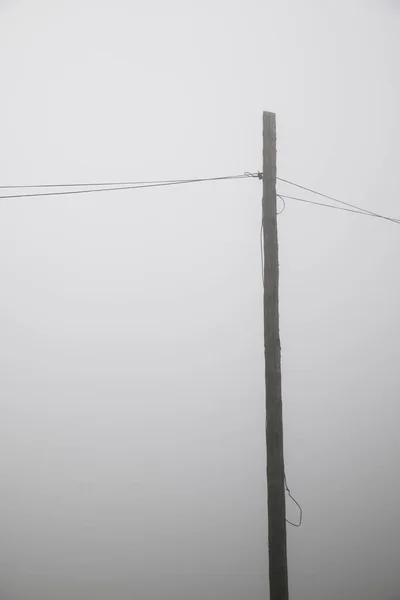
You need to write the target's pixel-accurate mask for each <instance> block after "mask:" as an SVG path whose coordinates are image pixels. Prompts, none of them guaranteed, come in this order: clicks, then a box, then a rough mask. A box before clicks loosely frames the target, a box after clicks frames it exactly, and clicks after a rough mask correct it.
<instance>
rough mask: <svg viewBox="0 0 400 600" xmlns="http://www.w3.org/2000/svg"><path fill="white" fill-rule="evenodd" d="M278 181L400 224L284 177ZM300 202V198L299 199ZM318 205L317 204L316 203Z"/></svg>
mask: <svg viewBox="0 0 400 600" xmlns="http://www.w3.org/2000/svg"><path fill="white" fill-rule="evenodd" d="M277 179H278V180H279V181H282V182H284V183H287V184H289V185H293V186H294V187H297V188H299V189H301V190H305V191H306V192H311V193H312V194H316V195H317V196H321V197H322V198H326V199H327V200H332V202H337V203H338V204H343V205H344V206H349V207H350V208H352V209H355V210H356V211H357V212H361V213H363V214H366V215H370V216H372V217H377V218H379V219H385V220H387V221H393V223H399V224H400V219H395V218H393V217H388V216H386V215H380V214H379V213H375V212H373V211H371V210H368V209H366V208H362V207H360V206H357V205H355V204H350V203H349V202H344V201H343V200H338V198H334V197H333V196H329V195H328V194H323V193H322V192H318V191H317V190H313V189H311V188H308V187H305V186H304V185H300V184H298V183H294V182H293V181H289V180H288V179H283V178H282V177H277ZM284 197H285V198H290V196H284ZM292 199H293V200H295V199H296V198H292ZM297 199H298V200H299V198H297ZM315 204H317V203H315ZM321 206H329V205H328V204H325V205H324V204H321ZM332 208H334V207H332Z"/></svg>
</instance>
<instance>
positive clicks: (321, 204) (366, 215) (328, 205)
mask: <svg viewBox="0 0 400 600" xmlns="http://www.w3.org/2000/svg"><path fill="white" fill-rule="evenodd" d="M281 197H282V198H287V199H289V200H297V201H298V202H305V203H306V204H315V205H316V206H323V207H325V208H333V210H341V211H344V212H350V213H353V214H356V215H363V216H364V217H373V218H376V219H385V220H386V221H392V222H393V223H396V224H397V225H400V219H394V218H392V217H388V216H386V215H379V214H378V213H372V212H370V211H368V212H364V211H363V210H362V209H360V210H355V209H351V208H341V207H340V206H332V205H331V204H324V203H323V202H314V201H313V200H306V199H305V198H298V197H297V196H286V195H285V194H282V195H281Z"/></svg>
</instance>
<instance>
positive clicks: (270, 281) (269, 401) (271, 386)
mask: <svg viewBox="0 0 400 600" xmlns="http://www.w3.org/2000/svg"><path fill="white" fill-rule="evenodd" d="M262 223H263V241H264V351H265V386H266V438H267V491H268V548H269V589H270V600H288V598H289V590H288V572H287V554H286V507H285V466H284V459H283V424H282V393H281V344H280V338H279V295H278V285H279V265H278V232H277V218H276V120H275V114H274V113H269V112H264V113H263V199H262Z"/></svg>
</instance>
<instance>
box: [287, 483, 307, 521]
mask: <svg viewBox="0 0 400 600" xmlns="http://www.w3.org/2000/svg"><path fill="white" fill-rule="evenodd" d="M285 488H286V491H287V493H288V496H289V498H290V499H291V500H292V501H293V502H294V503H295V504H296V505H297V506H298V509H299V511H300V514H299V522H298V523H293V522H292V521H289V519H286V523H289V525H292V526H293V527H300V526H301V524H302V522H303V509H302V508H301V506H300V504H299V503H298V502H297V500H296V498H293V496H292V494H291V492H290V490H289V487H288V484H287V479H286V473H285Z"/></svg>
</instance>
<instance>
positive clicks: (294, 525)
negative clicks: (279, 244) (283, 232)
mask: <svg viewBox="0 0 400 600" xmlns="http://www.w3.org/2000/svg"><path fill="white" fill-rule="evenodd" d="M281 212H283V211H281ZM278 214H279V213H278ZM263 234H264V227H263V221H262V218H261V229H260V248H261V279H262V284H263V288H264V286H265V283H264V235H263ZM284 481H285V490H286V491H287V493H288V496H289V498H290V499H291V500H292V501H293V502H294V503H295V504H296V505H297V506H298V508H299V511H300V516H299V522H298V523H293V521H290V520H289V519H286V518H285V520H286V523H288V524H289V525H292V526H293V527H300V526H301V524H302V522H303V509H302V507H301V506H300V504H299V503H298V502H297V500H296V498H294V497H293V496H292V494H291V491H290V489H289V486H288V484H287V479H286V473H284Z"/></svg>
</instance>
